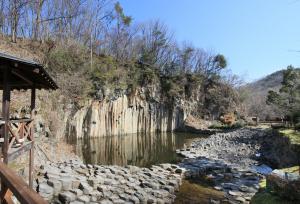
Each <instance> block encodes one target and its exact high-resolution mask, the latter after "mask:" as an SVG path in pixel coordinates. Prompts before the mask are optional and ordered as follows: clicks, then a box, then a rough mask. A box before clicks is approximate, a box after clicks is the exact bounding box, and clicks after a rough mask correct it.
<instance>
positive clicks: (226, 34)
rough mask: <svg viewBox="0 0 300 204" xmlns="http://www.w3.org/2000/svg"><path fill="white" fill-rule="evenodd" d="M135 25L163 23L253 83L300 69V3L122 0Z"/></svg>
mask: <svg viewBox="0 0 300 204" xmlns="http://www.w3.org/2000/svg"><path fill="white" fill-rule="evenodd" d="M119 1H120V3H121V5H122V6H123V8H124V12H125V14H126V15H130V16H132V17H133V19H134V22H135V23H142V22H147V21H150V20H156V19H160V20H162V22H164V23H165V24H166V25H168V26H169V28H170V30H171V31H172V32H173V33H174V36H175V38H176V39H177V40H178V41H179V42H189V43H193V44H194V45H195V46H196V47H200V48H204V49H208V50H212V51H214V52H215V53H220V54H223V55H225V57H226V58H227V61H228V68H229V69H231V70H232V72H233V73H234V74H237V75H239V76H241V77H242V78H243V79H244V80H245V81H247V82H251V81H254V80H257V79H260V78H262V77H263V76H266V75H268V74H270V73H273V72H275V71H277V70H280V69H284V68H286V67H287V66H288V65H294V66H295V67H300V52H297V51H300V12H299V11H300V0H119Z"/></svg>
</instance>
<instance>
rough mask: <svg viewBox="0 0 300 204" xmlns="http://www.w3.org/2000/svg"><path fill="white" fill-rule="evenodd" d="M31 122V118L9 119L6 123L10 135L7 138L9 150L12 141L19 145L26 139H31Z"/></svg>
mask: <svg viewBox="0 0 300 204" xmlns="http://www.w3.org/2000/svg"><path fill="white" fill-rule="evenodd" d="M32 124H33V119H16V120H9V122H8V124H7V125H8V130H9V133H10V135H11V137H10V139H9V146H8V151H10V149H11V147H12V145H13V144H14V142H16V144H17V145H20V146H21V145H23V143H24V142H25V141H26V140H27V139H28V140H29V141H32V140H33V138H32V137H33V136H32V132H31V129H32Z"/></svg>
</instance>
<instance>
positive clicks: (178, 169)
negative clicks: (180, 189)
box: [175, 168, 183, 174]
mask: <svg viewBox="0 0 300 204" xmlns="http://www.w3.org/2000/svg"><path fill="white" fill-rule="evenodd" d="M182 172H183V169H181V168H177V169H176V170H175V173H177V174H182Z"/></svg>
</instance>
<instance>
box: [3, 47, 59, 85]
mask: <svg viewBox="0 0 300 204" xmlns="http://www.w3.org/2000/svg"><path fill="white" fill-rule="evenodd" d="M9 68H10V69H11V77H10V80H9V85H10V89H11V90H14V89H17V90H21V89H24V90H26V89H31V88H33V87H35V88H36V89H48V90H49V89H52V90H55V89H58V86H57V85H56V83H55V81H54V80H53V79H52V78H51V76H50V75H49V74H48V73H47V72H46V70H45V69H44V67H43V66H42V65H41V64H39V63H36V62H34V61H30V60H26V59H21V58H18V57H15V56H12V55H8V54H5V53H2V52H0V90H2V89H3V71H4V69H9Z"/></svg>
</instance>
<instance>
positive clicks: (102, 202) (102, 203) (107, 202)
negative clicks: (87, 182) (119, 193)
mask: <svg viewBox="0 0 300 204" xmlns="http://www.w3.org/2000/svg"><path fill="white" fill-rule="evenodd" d="M99 203H100V204H113V202H111V201H110V200H107V199H105V200H101V201H100V202H99Z"/></svg>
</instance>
